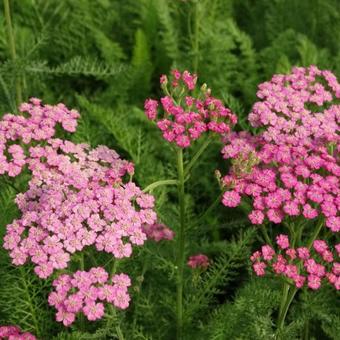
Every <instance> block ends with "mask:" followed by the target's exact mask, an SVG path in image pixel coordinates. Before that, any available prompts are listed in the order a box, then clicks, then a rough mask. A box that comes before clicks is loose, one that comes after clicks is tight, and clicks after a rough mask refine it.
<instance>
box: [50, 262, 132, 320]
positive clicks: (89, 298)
mask: <svg viewBox="0 0 340 340" xmlns="http://www.w3.org/2000/svg"><path fill="white" fill-rule="evenodd" d="M52 285H53V286H54V288H55V291H53V292H51V293H50V295H49V297H48V302H49V304H50V305H51V306H54V307H55V308H56V309H57V315H56V318H57V321H60V322H63V324H64V325H65V326H69V325H71V324H72V323H73V322H74V321H75V319H76V316H77V314H79V313H83V314H84V315H85V316H86V317H87V319H88V320H89V321H94V320H98V319H101V318H102V317H103V316H104V314H105V306H104V303H107V304H112V305H114V306H115V307H116V308H119V309H126V308H127V307H128V306H129V301H130V296H129V294H128V290H127V289H128V287H129V286H130V285H131V280H130V278H129V277H128V276H127V275H126V274H115V275H113V276H112V277H111V278H110V279H109V274H108V273H107V272H106V270H105V269H104V268H102V267H95V268H91V269H90V270H89V271H80V270H78V271H77V272H75V273H74V274H73V275H68V274H62V275H60V276H59V277H58V278H57V279H56V280H54V281H53V283H52Z"/></svg>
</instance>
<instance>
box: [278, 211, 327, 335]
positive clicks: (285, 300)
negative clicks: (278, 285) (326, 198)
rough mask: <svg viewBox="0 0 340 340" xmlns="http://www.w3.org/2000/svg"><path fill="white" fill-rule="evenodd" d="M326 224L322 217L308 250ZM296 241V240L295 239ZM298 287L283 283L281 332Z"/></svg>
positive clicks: (280, 314)
mask: <svg viewBox="0 0 340 340" xmlns="http://www.w3.org/2000/svg"><path fill="white" fill-rule="evenodd" d="M323 225H324V220H323V219H322V218H321V219H320V221H319V223H318V224H317V226H316V228H315V231H314V233H313V235H312V237H311V238H310V240H309V242H308V243H307V248H308V250H310V249H311V247H312V245H313V242H314V241H315V240H316V238H317V237H318V235H319V233H320V231H321V229H322V227H323ZM294 241H295V240H294ZM297 291H298V289H297V288H296V287H291V288H290V287H289V285H288V284H287V283H284V285H283V293H282V300H281V306H280V311H279V317H278V321H277V329H278V331H279V332H280V331H281V330H282V328H283V326H284V322H285V319H286V316H287V313H288V309H289V307H290V305H291V303H292V302H293V299H294V297H295V294H296V293H297Z"/></svg>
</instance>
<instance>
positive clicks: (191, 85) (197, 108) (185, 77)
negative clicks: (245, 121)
mask: <svg viewBox="0 0 340 340" xmlns="http://www.w3.org/2000/svg"><path fill="white" fill-rule="evenodd" d="M172 78H173V80H172V82H171V84H170V86H169V88H168V79H167V77H166V76H165V75H162V76H161V80H160V82H161V87H162V89H163V91H164V93H165V96H164V97H162V98H161V99H160V103H161V107H162V112H163V113H162V114H160V113H159V112H158V106H159V102H158V101H157V100H153V99H147V100H146V101H145V105H144V108H145V114H146V116H147V117H148V118H149V119H150V120H154V121H156V122H157V126H158V128H159V129H160V130H161V131H162V133H163V137H164V139H165V140H167V141H168V142H170V143H175V144H176V145H177V146H179V147H181V148H187V147H189V146H190V145H191V143H192V142H193V141H194V140H196V139H198V138H199V137H200V136H201V135H202V134H203V133H205V132H209V131H211V132H213V133H216V134H219V135H221V136H226V135H229V133H230V131H231V127H232V126H234V125H235V124H236V122H237V117H236V116H235V115H234V114H233V113H232V112H231V110H230V109H228V108H226V107H225V106H224V105H223V103H222V102H221V101H220V100H218V99H216V98H214V97H212V96H211V93H210V92H211V91H210V89H207V88H206V87H205V86H203V87H202V88H201V89H200V93H199V95H198V96H197V97H195V96H194V93H193V92H194V91H195V89H196V83H197V76H196V75H192V74H190V73H189V72H188V71H184V72H183V73H181V72H179V71H178V70H174V71H173V72H172Z"/></svg>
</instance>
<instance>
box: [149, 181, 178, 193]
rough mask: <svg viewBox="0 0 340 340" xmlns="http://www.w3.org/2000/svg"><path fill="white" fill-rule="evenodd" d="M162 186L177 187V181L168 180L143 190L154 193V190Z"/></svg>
mask: <svg viewBox="0 0 340 340" xmlns="http://www.w3.org/2000/svg"><path fill="white" fill-rule="evenodd" d="M162 185H177V180H176V179H166V180H162V181H157V182H154V183H151V184H149V185H148V186H147V187H146V188H145V189H144V190H143V192H148V191H152V190H154V189H156V188H157V187H160V186H162Z"/></svg>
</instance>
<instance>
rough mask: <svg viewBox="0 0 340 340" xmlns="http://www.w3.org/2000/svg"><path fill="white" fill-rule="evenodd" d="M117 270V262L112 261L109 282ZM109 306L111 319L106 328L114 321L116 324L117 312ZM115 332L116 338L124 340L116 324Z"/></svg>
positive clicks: (118, 325)
mask: <svg viewBox="0 0 340 340" xmlns="http://www.w3.org/2000/svg"><path fill="white" fill-rule="evenodd" d="M117 268H118V261H117V260H114V261H113V264H112V268H111V278H110V279H111V280H112V277H113V275H115V274H116V271H117ZM108 305H109V310H110V314H111V316H112V318H111V319H109V324H108V326H113V325H112V324H113V322H114V321H116V322H117V312H116V310H115V308H114V307H113V305H112V304H111V303H109V304H108ZM115 330H116V333H117V337H118V339H119V340H124V335H123V332H122V330H121V328H120V324H119V323H118V322H117V325H116V326H115Z"/></svg>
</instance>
